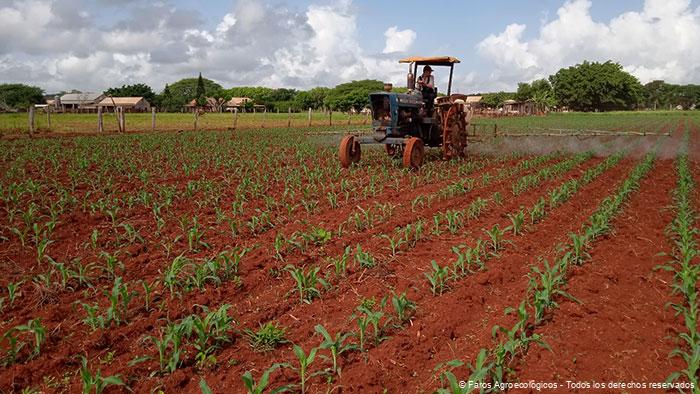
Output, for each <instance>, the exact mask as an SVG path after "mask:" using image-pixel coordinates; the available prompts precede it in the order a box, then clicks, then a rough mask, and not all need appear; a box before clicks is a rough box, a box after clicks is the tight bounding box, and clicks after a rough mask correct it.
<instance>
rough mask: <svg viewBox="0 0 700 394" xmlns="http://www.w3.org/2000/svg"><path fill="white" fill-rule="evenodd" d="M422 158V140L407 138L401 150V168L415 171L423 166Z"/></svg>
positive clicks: (423, 152) (423, 154)
mask: <svg viewBox="0 0 700 394" xmlns="http://www.w3.org/2000/svg"><path fill="white" fill-rule="evenodd" d="M424 157H425V151H424V148H423V140H421V139H420V138H416V137H411V138H409V139H408V141H406V147H405V148H404V150H403V166H404V167H406V168H411V169H413V170H417V169H419V168H420V166H421V165H423V158H424Z"/></svg>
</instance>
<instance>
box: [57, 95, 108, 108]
mask: <svg viewBox="0 0 700 394" xmlns="http://www.w3.org/2000/svg"><path fill="white" fill-rule="evenodd" d="M104 98H105V95H104V94H102V93H67V94H64V95H63V96H61V97H60V99H59V100H58V105H57V107H58V108H60V110H61V111H63V112H92V111H97V104H98V103H99V102H100V101H102V100H103V99H104ZM54 104H56V103H54Z"/></svg>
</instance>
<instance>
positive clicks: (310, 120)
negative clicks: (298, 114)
mask: <svg viewBox="0 0 700 394" xmlns="http://www.w3.org/2000/svg"><path fill="white" fill-rule="evenodd" d="M308 126H309V127H311V107H309V124H308Z"/></svg>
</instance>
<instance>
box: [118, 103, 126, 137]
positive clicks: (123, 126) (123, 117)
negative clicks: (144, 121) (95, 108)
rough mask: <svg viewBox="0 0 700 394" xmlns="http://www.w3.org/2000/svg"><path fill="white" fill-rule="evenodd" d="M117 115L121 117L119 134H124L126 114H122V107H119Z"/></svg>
mask: <svg viewBox="0 0 700 394" xmlns="http://www.w3.org/2000/svg"><path fill="white" fill-rule="evenodd" d="M119 115H121V121H122V122H121V130H119V131H120V132H121V133H125V132H126V114H125V113H124V107H119Z"/></svg>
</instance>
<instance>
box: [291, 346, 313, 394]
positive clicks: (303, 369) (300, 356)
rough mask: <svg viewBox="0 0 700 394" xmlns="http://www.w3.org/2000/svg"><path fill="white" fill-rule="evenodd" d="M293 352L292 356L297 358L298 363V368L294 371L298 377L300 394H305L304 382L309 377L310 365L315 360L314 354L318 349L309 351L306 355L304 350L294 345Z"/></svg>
mask: <svg viewBox="0 0 700 394" xmlns="http://www.w3.org/2000/svg"><path fill="white" fill-rule="evenodd" d="M293 350H294V354H295V355H296V356H297V360H298V361H299V367H298V368H297V370H296V371H297V374H298V375H299V385H300V387H301V394H305V393H306V381H307V379H308V378H309V377H310V376H309V375H308V370H309V367H310V366H311V364H312V363H313V362H314V360H315V359H316V352H317V351H318V348H313V349H311V350H310V351H309V354H308V355H307V354H306V353H305V352H304V349H302V348H301V347H300V346H298V345H294V347H293Z"/></svg>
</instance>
